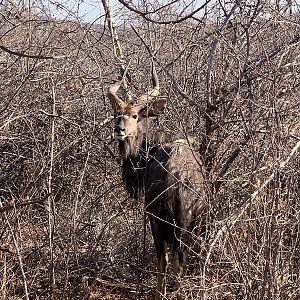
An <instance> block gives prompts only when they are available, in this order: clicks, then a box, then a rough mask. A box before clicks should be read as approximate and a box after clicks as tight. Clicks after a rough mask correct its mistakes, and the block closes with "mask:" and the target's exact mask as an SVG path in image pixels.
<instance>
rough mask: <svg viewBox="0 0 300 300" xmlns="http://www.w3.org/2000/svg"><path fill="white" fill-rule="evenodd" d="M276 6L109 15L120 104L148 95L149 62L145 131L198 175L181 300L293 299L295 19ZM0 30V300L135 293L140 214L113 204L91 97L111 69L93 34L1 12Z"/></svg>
mask: <svg viewBox="0 0 300 300" xmlns="http://www.w3.org/2000/svg"><path fill="white" fill-rule="evenodd" d="M130 3H131V5H134V4H135V3H134V2H130ZM130 3H129V4H130ZM276 3H277V4H276V5H275V4H274V5H273V4H272V3H270V4H267V3H262V2H259V1H257V2H255V1H254V2H253V3H252V2H251V4H248V3H246V2H245V3H244V2H237V3H230V4H226V5H225V6H222V5H221V4H220V3H214V5H213V4H212V3H209V4H208V5H207V6H205V7H204V8H206V10H205V13H204V14H203V15H200V16H199V14H195V15H191V13H192V12H193V11H194V10H187V11H185V13H182V15H178V11H177V10H176V9H175V8H174V7H168V6H166V7H165V8H161V9H159V10H158V12H159V13H157V14H155V13H153V14H150V15H145V14H143V13H144V12H143V11H142V10H141V8H142V9H143V6H138V5H137V6H135V7H134V6H129V9H131V10H128V8H127V10H126V11H125V10H124V8H122V9H120V13H122V14H123V16H125V17H124V18H126V23H124V24H125V25H123V26H120V27H118V33H119V37H120V41H121V43H122V46H123V51H124V56H125V58H126V60H127V63H129V62H130V63H129V72H130V74H131V76H132V82H131V86H130V88H131V89H132V91H133V94H134V96H135V95H138V94H139V93H140V91H144V90H145V89H146V88H147V86H149V82H148V80H149V79H148V77H147V74H148V72H149V66H150V60H149V58H150V54H149V52H151V54H152V56H153V57H154V59H155V61H156V64H157V70H158V73H159V77H160V81H161V82H162V89H163V96H166V97H167V98H168V107H167V111H166V115H165V117H164V118H161V119H160V120H158V121H156V122H155V123H154V124H153V127H154V128H153V130H155V132H159V133H160V134H161V135H163V137H162V138H163V139H165V140H168V139H173V138H174V134H173V133H174V131H175V132H176V134H175V135H176V136H178V137H185V136H187V135H189V136H193V137H194V138H195V140H196V143H197V145H198V148H199V151H200V153H201V155H202V157H203V160H204V162H205V166H206V171H207V174H206V178H207V186H208V190H209V197H208V199H209V201H208V203H207V205H208V206H209V208H210V209H209V214H208V216H207V219H206V222H207V230H206V235H205V237H195V244H197V245H198V246H199V245H201V249H200V250H199V249H198V250H197V251H196V252H195V251H194V250H193V249H191V251H190V256H191V258H190V261H189V266H188V268H187V274H186V276H185V277H184V279H183V280H182V284H181V289H182V293H183V295H185V296H186V298H187V299H297V298H298V297H299V294H300V293H299V276H300V274H299V255H300V253H299V249H300V245H299V210H300V207H299V203H298V202H299V201H298V199H299V184H300V182H299V169H300V168H299V167H300V163H299V149H298V148H297V143H299V83H300V82H299V74H300V70H299V57H300V52H299V41H300V35H299V14H298V12H297V11H296V9H297V7H292V8H289V7H287V6H285V5H284V3H283V2H281V1H279V2H276ZM129 4H128V5H129ZM152 4H153V6H151V9H153V10H155V9H158V8H159V7H158V5H159V4H158V3H152ZM179 7H180V6H179ZM132 8H134V9H132ZM164 9H165V10H164ZM290 10H291V11H290ZM138 11H139V12H142V13H138ZM164 12H166V14H165V15H164ZM185 16H186V18H185ZM152 17H153V18H152ZM164 17H165V19H164ZM0 20H1V21H0V46H1V49H0V82H1V95H0V99H1V101H0V112H1V114H0V119H1V123H0V126H1V127H0V218H1V220H0V224H1V226H0V241H1V243H0V261H1V265H0V274H1V276H0V278H1V289H0V295H1V297H2V298H1V299H18V298H25V299H34V298H36V299H40V298H41V299H43V298H44V299H48V298H56V297H58V296H60V297H61V298H70V299H88V298H89V297H90V298H91V299H93V297H94V298H97V297H102V298H103V299H105V297H107V295H111V297H113V296H112V295H113V294H115V295H116V296H115V297H118V295H117V293H118V292H116V291H121V292H120V293H121V295H122V294H123V296H120V297H123V299H128V298H131V297H132V298H134V297H135V294H134V293H132V291H136V292H139V291H140V287H141V286H143V289H144V291H146V292H148V290H149V289H148V288H149V287H152V284H153V279H154V271H155V268H154V265H153V256H154V254H153V246H152V240H151V237H150V236H149V235H148V234H147V235H146V236H144V228H143V226H144V225H143V224H144V211H143V203H142V200H141V202H140V203H134V202H133V200H132V199H130V198H129V197H128V195H127V194H126V192H125V190H124V189H123V185H122V182H121V177H120V174H119V163H120V162H119V160H118V157H117V153H116V151H115V144H114V142H112V141H111V127H112V126H111V123H110V120H111V119H110V118H109V117H110V116H111V114H112V112H111V110H110V105H109V103H108V100H107V99H106V97H105V89H106V86H107V85H108V84H109V83H111V82H112V81H113V80H114V79H116V77H117V76H118V67H119V62H118V60H117V59H116V57H115V56H114V52H113V45H112V39H111V35H110V32H109V30H108V28H107V26H104V25H95V24H94V25H91V24H88V23H84V22H82V21H81V20H74V21H70V20H58V19H54V18H51V17H49V16H47V15H46V14H42V13H36V12H34V10H33V11H30V10H28V9H27V7H24V6H21V5H17V4H16V3H14V2H11V3H9V2H5V3H4V2H3V3H1V4H0ZM102 20H103V24H104V23H105V22H104V21H105V18H104V16H103V18H102ZM173 21H174V22H173ZM175 21H176V22H175ZM177 21H178V22H177ZM130 23H131V24H134V30H133V29H132V28H131V27H130V26H128V25H129V24H130ZM105 24H106V23H105ZM146 78H147V79H146ZM295 147H296V148H297V149H295ZM293 148H294V149H295V152H292V150H293ZM291 153H292V155H291ZM285 162H286V163H285ZM146 229H147V228H146ZM147 232H148V230H147ZM194 249H197V248H196V247H195V248H194ZM170 276H171V275H170ZM112 289H114V291H115V292H112V291H111V290H112ZM137 295H140V294H137ZM147 295H148V294H147V293H146V295H144V296H143V297H145V298H147ZM140 297H142V296H140ZM168 297H169V299H174V298H175V293H173V292H172V289H170V290H169V294H168ZM149 298H150V296H149ZM121 299H122V298H121Z"/></svg>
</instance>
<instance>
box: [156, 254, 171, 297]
mask: <svg viewBox="0 0 300 300" xmlns="http://www.w3.org/2000/svg"><path fill="white" fill-rule="evenodd" d="M167 263H168V259H167V253H166V251H165V250H164V252H163V253H162V254H161V255H160V256H159V257H158V258H157V269H158V275H157V287H156V291H155V300H161V299H164V298H165V295H166V269H167Z"/></svg>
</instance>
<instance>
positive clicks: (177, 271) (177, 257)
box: [172, 250, 184, 300]
mask: <svg viewBox="0 0 300 300" xmlns="http://www.w3.org/2000/svg"><path fill="white" fill-rule="evenodd" d="M172 264H173V272H174V275H175V277H176V278H175V280H176V289H177V300H182V299H183V297H182V293H181V289H180V281H181V278H182V276H183V268H184V261H183V252H182V251H181V250H179V251H178V250H176V251H175V253H174V254H173V263H172Z"/></svg>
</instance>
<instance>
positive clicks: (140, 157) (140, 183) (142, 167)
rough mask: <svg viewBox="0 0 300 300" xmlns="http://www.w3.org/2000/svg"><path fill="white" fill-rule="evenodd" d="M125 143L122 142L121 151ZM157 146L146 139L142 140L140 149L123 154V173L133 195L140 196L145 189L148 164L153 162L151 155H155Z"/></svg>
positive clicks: (127, 186)
mask: <svg viewBox="0 0 300 300" xmlns="http://www.w3.org/2000/svg"><path fill="white" fill-rule="evenodd" d="M124 144H125V143H123V142H120V152H121V151H122V147H124V146H125V147H126V145H124ZM156 151H157V146H152V145H150V144H149V143H148V142H146V141H145V140H143V141H142V143H141V144H140V147H139V151H134V152H133V153H129V154H128V155H127V156H125V157H124V156H123V157H124V158H123V169H122V175H123V180H124V182H125V185H126V188H127V190H128V192H129V194H130V196H131V197H134V198H135V199H137V198H138V196H139V195H141V194H142V193H143V191H144V177H145V171H146V166H147V164H149V163H151V157H153V156H154V155H155V152H156Z"/></svg>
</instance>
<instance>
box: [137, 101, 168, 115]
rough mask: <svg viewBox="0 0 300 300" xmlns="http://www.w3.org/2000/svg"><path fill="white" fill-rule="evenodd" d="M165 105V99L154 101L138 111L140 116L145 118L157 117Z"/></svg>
mask: <svg viewBox="0 0 300 300" xmlns="http://www.w3.org/2000/svg"><path fill="white" fill-rule="evenodd" d="M166 104H167V101H166V100H165V99H160V100H156V101H155V102H153V103H151V104H150V105H149V107H147V106H146V107H143V108H142V109H141V111H140V115H143V116H145V117H157V116H158V115H160V114H162V113H163V112H164V110H165V108H166Z"/></svg>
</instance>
